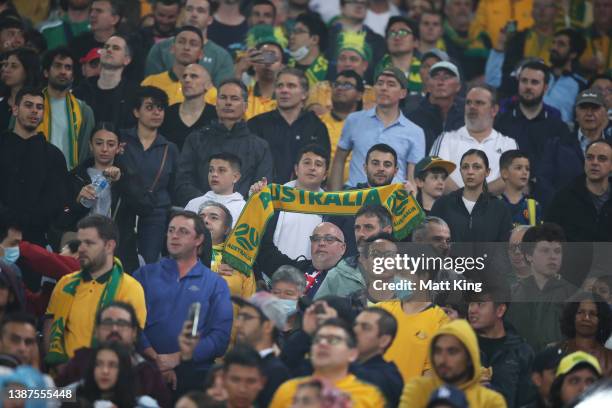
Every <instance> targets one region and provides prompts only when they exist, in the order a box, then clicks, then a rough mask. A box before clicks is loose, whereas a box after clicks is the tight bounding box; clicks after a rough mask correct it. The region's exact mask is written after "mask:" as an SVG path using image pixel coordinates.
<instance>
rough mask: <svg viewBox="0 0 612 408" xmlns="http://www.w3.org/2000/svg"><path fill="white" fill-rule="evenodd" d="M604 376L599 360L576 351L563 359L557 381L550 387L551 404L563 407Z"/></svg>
mask: <svg viewBox="0 0 612 408" xmlns="http://www.w3.org/2000/svg"><path fill="white" fill-rule="evenodd" d="M601 376H602V372H601V367H600V366H599V363H598V362H597V359H596V358H595V357H593V356H592V355H590V354H588V353H585V352H584V351H576V352H574V353H572V354H569V355H567V356H565V357H563V358H562V359H561V362H560V363H559V367H558V368H557V375H556V378H555V381H554V382H553V383H552V385H551V386H550V402H551V405H552V406H553V407H562V406H565V405H567V404H569V403H570V402H572V401H573V400H575V399H576V398H577V397H579V396H580V395H581V394H582V393H584V392H585V391H586V389H587V388H589V387H590V386H591V385H592V384H593V383H595V382H597V381H598V380H599V379H600V378H601Z"/></svg>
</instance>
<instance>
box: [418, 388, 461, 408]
mask: <svg viewBox="0 0 612 408" xmlns="http://www.w3.org/2000/svg"><path fill="white" fill-rule="evenodd" d="M439 402H444V403H446V404H448V405H450V406H452V407H453V408H468V402H467V399H466V398H465V394H464V393H463V391H461V390H460V389H459V388H456V387H453V386H452V385H443V386H441V387H440V388H438V389H437V390H435V391H434V392H432V393H431V397H430V398H429V403H428V404H427V408H431V407H433V406H434V404H436V403H439Z"/></svg>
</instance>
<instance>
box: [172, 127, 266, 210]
mask: <svg viewBox="0 0 612 408" xmlns="http://www.w3.org/2000/svg"><path fill="white" fill-rule="evenodd" d="M221 152H228V153H233V154H235V155H236V156H238V157H239V158H240V160H241V161H242V168H241V173H242V177H241V178H240V180H239V181H238V183H236V191H238V192H239V193H240V194H242V195H243V196H244V197H248V193H249V187H250V186H251V185H252V184H253V183H255V182H256V181H259V180H261V178H262V177H266V178H267V179H268V181H271V180H272V169H273V162H272V154H271V153H270V147H269V145H268V142H266V141H265V140H262V139H261V138H260V137H257V136H256V135H254V134H253V133H251V132H250V131H249V129H248V128H247V126H246V123H245V122H243V121H241V122H238V123H236V124H235V125H234V127H233V128H232V129H231V130H229V129H227V128H226V127H225V126H224V125H222V124H221V123H219V122H218V121H213V122H212V123H211V124H210V125H208V126H206V127H204V128H202V129H200V130H197V131H195V132H193V133H191V134H190V135H189V136H187V139H186V140H185V145H184V146H183V151H182V152H181V157H180V160H179V169H178V178H177V190H176V194H177V204H178V205H180V206H183V207H184V206H185V205H186V204H187V202H189V200H191V199H192V198H195V197H199V196H202V195H204V194H205V193H206V192H208V191H209V190H210V185H209V184H208V158H209V157H210V156H211V155H213V154H216V153H221Z"/></svg>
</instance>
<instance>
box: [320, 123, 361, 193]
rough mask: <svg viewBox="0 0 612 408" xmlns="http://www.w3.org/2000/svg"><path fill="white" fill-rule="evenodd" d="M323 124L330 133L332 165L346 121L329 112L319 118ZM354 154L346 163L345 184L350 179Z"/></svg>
mask: <svg viewBox="0 0 612 408" xmlns="http://www.w3.org/2000/svg"><path fill="white" fill-rule="evenodd" d="M319 119H321V122H323V123H324V124H325V127H326V128H327V133H329V142H330V144H331V156H330V157H331V162H330V164H331V163H333V162H334V156H335V154H336V149H337V148H338V142H339V141H340V135H341V134H342V127H343V126H344V120H338V119H336V118H335V117H334V116H333V115H332V114H331V112H327V113H326V114H324V115H323V116H321V117H319ZM352 155H353V154H352V153H350V154H349V156H348V157H347V158H346V162H345V163H344V183H346V182H347V181H348V177H349V165H350V164H351V156H352Z"/></svg>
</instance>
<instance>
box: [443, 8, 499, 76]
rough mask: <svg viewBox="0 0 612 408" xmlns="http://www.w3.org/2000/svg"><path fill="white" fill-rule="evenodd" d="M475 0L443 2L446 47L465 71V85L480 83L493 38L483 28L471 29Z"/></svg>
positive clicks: (452, 57)
mask: <svg viewBox="0 0 612 408" xmlns="http://www.w3.org/2000/svg"><path fill="white" fill-rule="evenodd" d="M473 10H474V0H448V1H446V2H445V3H444V14H445V15H446V24H444V36H443V37H442V38H443V40H444V45H445V47H446V52H448V55H449V56H450V57H451V59H453V60H455V61H457V62H458V63H459V66H461V68H462V69H463V76H464V77H465V79H464V80H465V81H466V82H476V81H478V80H481V79H482V78H481V77H482V75H483V74H484V73H485V64H486V62H487V56H488V55H489V50H490V49H491V48H493V47H492V44H491V39H490V37H489V36H488V35H487V33H486V32H485V31H483V30H482V29H480V30H478V29H476V28H475V29H473V30H471V29H470V23H471V22H472V20H473V19H474V14H473V13H474V12H473Z"/></svg>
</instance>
